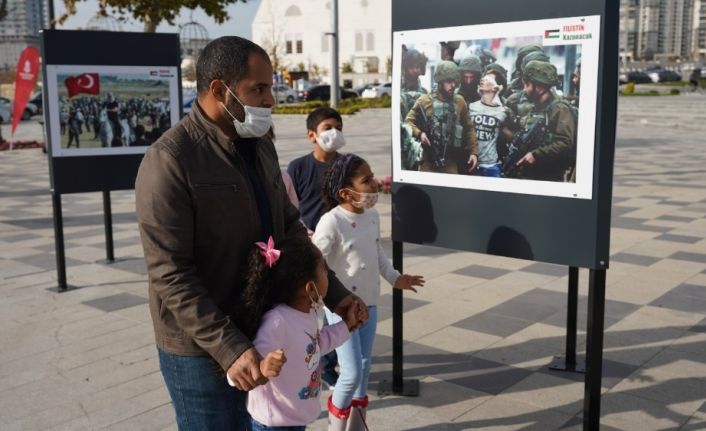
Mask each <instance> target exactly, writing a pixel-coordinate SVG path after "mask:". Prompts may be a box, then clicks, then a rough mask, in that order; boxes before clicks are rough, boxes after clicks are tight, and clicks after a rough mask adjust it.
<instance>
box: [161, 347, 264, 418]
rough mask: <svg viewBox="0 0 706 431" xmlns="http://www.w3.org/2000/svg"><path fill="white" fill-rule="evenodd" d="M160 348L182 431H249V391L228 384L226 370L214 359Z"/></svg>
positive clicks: (165, 375) (163, 374)
mask: <svg viewBox="0 0 706 431" xmlns="http://www.w3.org/2000/svg"><path fill="white" fill-rule="evenodd" d="M157 350H158V352H159V368H160V370H161V371H162V376H163V377H164V382H165V383H166V385H167V390H168V391H169V396H170V397H171V399H172V405H173V406H174V410H175V411H176V421H177V426H178V427H179V430H180V431H184V430H189V431H201V430H203V431H211V430H232V431H243V430H245V431H250V415H249V414H248V411H247V409H246V406H245V396H246V392H242V391H239V390H237V389H235V388H233V387H231V386H229V385H228V382H227V380H226V376H225V373H224V372H223V370H222V369H221V367H220V365H218V363H217V362H216V361H214V360H213V358H211V357H210V356H182V355H175V354H172V353H167V352H164V351H162V350H161V349H157Z"/></svg>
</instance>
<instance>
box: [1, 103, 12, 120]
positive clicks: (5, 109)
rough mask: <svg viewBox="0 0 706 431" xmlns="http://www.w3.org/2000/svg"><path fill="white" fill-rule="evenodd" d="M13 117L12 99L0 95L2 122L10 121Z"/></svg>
mask: <svg viewBox="0 0 706 431" xmlns="http://www.w3.org/2000/svg"><path fill="white" fill-rule="evenodd" d="M11 117H12V102H11V101H10V99H7V98H5V97H0V123H9V122H10V118H11Z"/></svg>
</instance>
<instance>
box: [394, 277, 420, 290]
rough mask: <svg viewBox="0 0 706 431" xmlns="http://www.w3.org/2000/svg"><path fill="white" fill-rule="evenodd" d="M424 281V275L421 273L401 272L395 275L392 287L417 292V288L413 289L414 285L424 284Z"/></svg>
mask: <svg viewBox="0 0 706 431" xmlns="http://www.w3.org/2000/svg"><path fill="white" fill-rule="evenodd" d="M425 282H426V281H425V280H424V277H422V276H421V275H409V274H402V275H400V276H399V277H397V281H395V285H394V286H392V287H393V288H395V289H402V290H411V291H412V292H414V293H417V289H415V288H414V286H419V287H421V286H424V283H425Z"/></svg>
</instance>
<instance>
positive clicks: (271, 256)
mask: <svg viewBox="0 0 706 431" xmlns="http://www.w3.org/2000/svg"><path fill="white" fill-rule="evenodd" d="M255 245H256V246H258V248H260V254H261V255H262V256H263V257H264V258H265V265H267V267H268V268H272V267H273V266H274V265H275V263H277V260H279V255H280V251H279V250H277V249H276V248H275V240H274V239H272V235H270V238H269V239H268V240H267V244H265V243H264V242H260V241H258V242H256V243H255Z"/></svg>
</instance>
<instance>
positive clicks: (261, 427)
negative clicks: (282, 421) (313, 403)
mask: <svg viewBox="0 0 706 431" xmlns="http://www.w3.org/2000/svg"><path fill="white" fill-rule="evenodd" d="M251 426H252V431H304V430H305V429H306V427H297V426H293V427H270V426H267V425H265V424H261V423H260V422H258V421H256V420H255V419H252V425H251Z"/></svg>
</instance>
